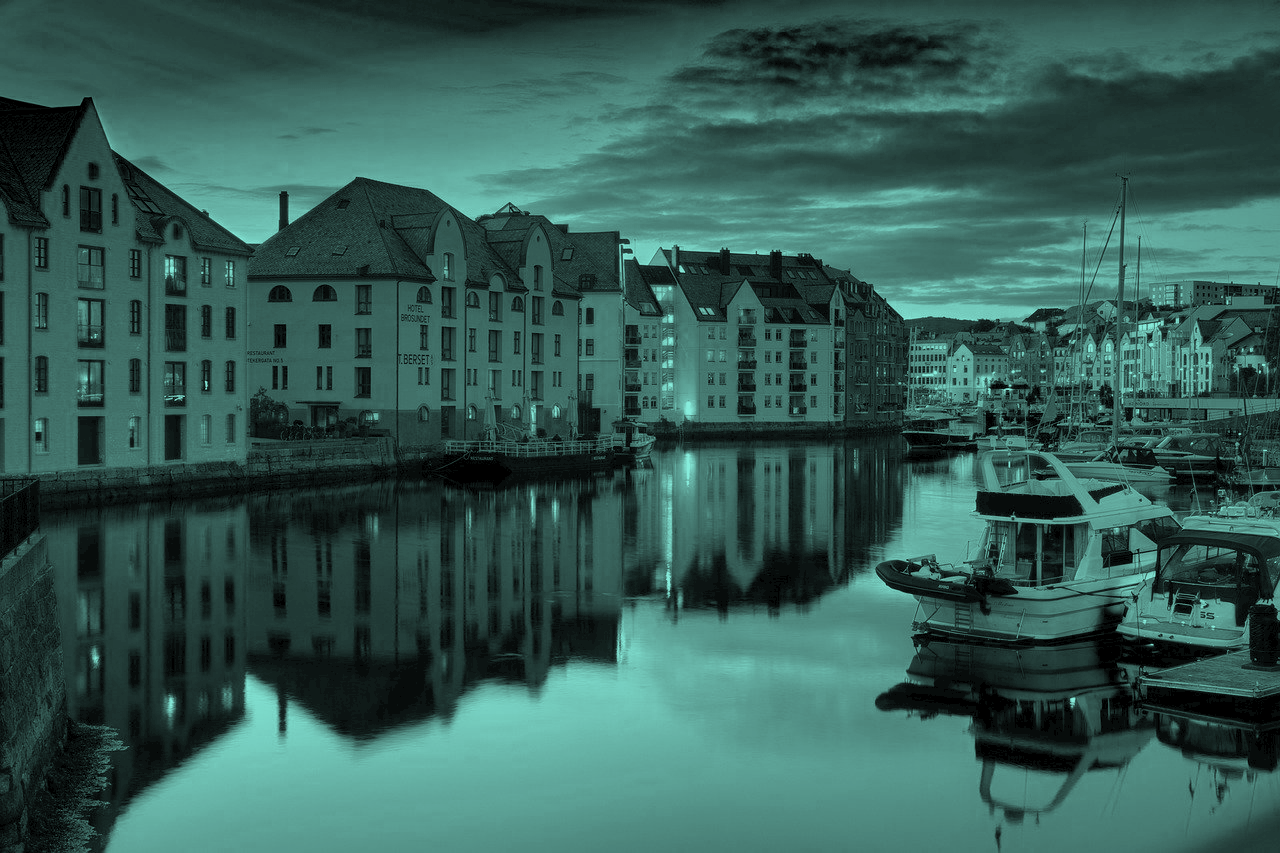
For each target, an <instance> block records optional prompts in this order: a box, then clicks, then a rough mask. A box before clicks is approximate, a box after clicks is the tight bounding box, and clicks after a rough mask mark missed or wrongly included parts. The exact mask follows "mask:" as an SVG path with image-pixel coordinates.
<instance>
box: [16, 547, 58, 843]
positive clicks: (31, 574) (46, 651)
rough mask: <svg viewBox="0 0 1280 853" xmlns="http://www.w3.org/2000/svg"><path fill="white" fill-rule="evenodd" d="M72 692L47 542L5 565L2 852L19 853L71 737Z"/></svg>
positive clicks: (19, 550) (20, 550)
mask: <svg viewBox="0 0 1280 853" xmlns="http://www.w3.org/2000/svg"><path fill="white" fill-rule="evenodd" d="M66 705H67V702H66V686H65V683H64V681H63V676H62V648H61V636H60V634H59V631H58V618H57V606H56V603H55V600H54V588H53V568H52V566H51V565H50V564H49V556H48V551H47V549H46V547H45V539H44V537H43V536H42V535H40V534H39V533H36V534H34V535H33V536H31V537H29V538H28V539H27V540H26V541H25V542H24V543H23V544H22V545H21V546H20V547H19V548H17V549H16V550H15V551H14V553H12V554H10V555H8V556H6V557H5V558H4V559H3V561H0V853H9V851H20V850H22V849H23V838H24V836H25V834H26V823H27V805H28V803H29V802H30V800H31V798H32V797H33V796H34V794H35V791H36V789H37V788H38V787H39V786H40V785H41V784H42V783H43V780H44V775H45V772H46V770H47V769H48V766H49V762H50V761H51V760H52V758H53V756H54V755H55V754H56V753H57V752H58V750H59V749H60V748H61V746H62V741H63V737H64V736H65V733H66Z"/></svg>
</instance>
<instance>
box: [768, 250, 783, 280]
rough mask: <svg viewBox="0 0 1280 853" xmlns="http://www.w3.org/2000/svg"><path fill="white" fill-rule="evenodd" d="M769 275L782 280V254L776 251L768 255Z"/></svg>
mask: <svg viewBox="0 0 1280 853" xmlns="http://www.w3.org/2000/svg"><path fill="white" fill-rule="evenodd" d="M769 275H770V276H771V277H772V278H776V279H778V280H779V281H781V280H782V252H780V251H779V250H777V249H774V250H773V251H772V252H770V253H769Z"/></svg>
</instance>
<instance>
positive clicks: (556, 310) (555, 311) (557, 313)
mask: <svg viewBox="0 0 1280 853" xmlns="http://www.w3.org/2000/svg"><path fill="white" fill-rule="evenodd" d="M551 316H552V317H563V316H564V303H563V302H561V301H560V300H559V299H557V300H556V301H555V302H553V303H551Z"/></svg>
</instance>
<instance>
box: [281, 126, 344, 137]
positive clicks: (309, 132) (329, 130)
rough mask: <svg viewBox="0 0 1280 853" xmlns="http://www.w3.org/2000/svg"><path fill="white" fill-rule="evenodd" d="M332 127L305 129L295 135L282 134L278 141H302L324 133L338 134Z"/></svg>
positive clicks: (295, 132) (297, 131) (294, 133)
mask: <svg viewBox="0 0 1280 853" xmlns="http://www.w3.org/2000/svg"><path fill="white" fill-rule="evenodd" d="M337 132H338V131H337V130H335V129H333V128H332V127H304V128H301V129H299V130H296V131H294V132H293V133H282V134H280V135H279V136H278V137H276V138H277V139H302V138H303V137H306V136H319V135H320V134H322V133H337Z"/></svg>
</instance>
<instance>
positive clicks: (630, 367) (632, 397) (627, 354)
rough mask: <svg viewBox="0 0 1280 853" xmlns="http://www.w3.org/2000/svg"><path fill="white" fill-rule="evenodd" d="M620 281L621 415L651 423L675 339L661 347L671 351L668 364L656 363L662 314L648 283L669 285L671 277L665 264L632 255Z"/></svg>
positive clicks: (659, 348) (654, 416)
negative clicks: (622, 300)
mask: <svg viewBox="0 0 1280 853" xmlns="http://www.w3.org/2000/svg"><path fill="white" fill-rule="evenodd" d="M622 281H623V289H624V292H625V298H626V303H625V305H624V306H623V312H624V324H625V327H624V335H625V341H624V343H625V349H624V351H623V379H622V384H623V399H622V407H623V416H624V417H627V418H632V419H635V420H638V421H641V422H643V423H647V424H653V423H656V422H657V420H658V417H659V415H658V398H659V394H660V393H661V391H662V372H663V370H664V369H669V370H671V371H674V369H675V361H674V346H675V339H674V336H673V337H672V339H671V341H670V342H669V344H668V346H667V348H665V349H666V351H668V352H669V353H671V358H672V360H671V363H670V365H667V364H664V363H663V362H660V361H659V353H660V352H661V351H663V350H664V347H663V346H662V344H663V340H662V338H660V335H661V333H662V319H663V314H662V309H661V308H660V307H659V305H658V297H657V295H656V294H655V293H654V290H653V287H652V286H651V285H656V286H658V287H662V286H667V287H670V286H672V285H674V283H675V278H674V277H673V276H672V275H671V271H670V270H669V269H668V268H667V267H666V265H665V264H659V265H648V264H640V263H638V262H637V261H636V260H635V258H627V259H626V263H625V264H624V266H623V277H622ZM672 381H673V382H674V373H673V379H672Z"/></svg>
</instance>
